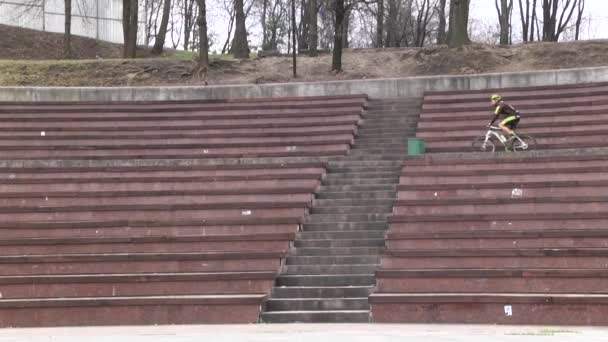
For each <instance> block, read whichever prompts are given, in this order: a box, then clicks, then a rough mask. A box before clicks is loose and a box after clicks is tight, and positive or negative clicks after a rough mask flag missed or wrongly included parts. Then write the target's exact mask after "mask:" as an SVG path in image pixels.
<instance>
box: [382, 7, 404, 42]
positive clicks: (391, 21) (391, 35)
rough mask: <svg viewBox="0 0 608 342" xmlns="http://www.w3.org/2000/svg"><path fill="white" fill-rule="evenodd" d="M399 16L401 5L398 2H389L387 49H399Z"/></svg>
mask: <svg viewBox="0 0 608 342" xmlns="http://www.w3.org/2000/svg"><path fill="white" fill-rule="evenodd" d="M398 14H399V5H398V2H397V0H389V5H388V20H387V23H386V26H387V27H386V42H385V44H386V47H397V46H399V42H398V39H397V35H398V34H399V32H400V31H401V30H400V29H399V28H398V27H397V26H398V25H397V16H398Z"/></svg>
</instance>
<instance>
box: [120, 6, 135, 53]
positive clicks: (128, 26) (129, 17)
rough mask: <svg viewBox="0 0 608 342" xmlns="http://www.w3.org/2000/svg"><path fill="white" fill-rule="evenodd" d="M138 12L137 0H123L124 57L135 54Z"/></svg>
mask: <svg viewBox="0 0 608 342" xmlns="http://www.w3.org/2000/svg"><path fill="white" fill-rule="evenodd" d="M138 12H139V10H138V3H137V0H123V2H122V25H123V38H124V48H123V57H124V58H135V55H136V50H137V19H138Z"/></svg>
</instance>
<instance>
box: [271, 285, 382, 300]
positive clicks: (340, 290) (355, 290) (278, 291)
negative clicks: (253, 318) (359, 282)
mask: <svg viewBox="0 0 608 342" xmlns="http://www.w3.org/2000/svg"><path fill="white" fill-rule="evenodd" d="M373 289H374V288H373V287H372V286H333V287H330V286H325V287H309V286H288V287H274V288H273V289H272V294H271V297H272V298H332V297H333V298H357V297H359V298H363V297H365V298H367V297H368V296H369V294H370V293H371V292H372V290H373Z"/></svg>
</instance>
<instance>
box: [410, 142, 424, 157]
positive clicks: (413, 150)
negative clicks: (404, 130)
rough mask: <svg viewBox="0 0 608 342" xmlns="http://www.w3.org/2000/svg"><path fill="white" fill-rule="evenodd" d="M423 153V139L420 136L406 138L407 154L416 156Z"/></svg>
mask: <svg viewBox="0 0 608 342" xmlns="http://www.w3.org/2000/svg"><path fill="white" fill-rule="evenodd" d="M421 154H424V140H422V139H420V138H407V155H408V156H418V155H421Z"/></svg>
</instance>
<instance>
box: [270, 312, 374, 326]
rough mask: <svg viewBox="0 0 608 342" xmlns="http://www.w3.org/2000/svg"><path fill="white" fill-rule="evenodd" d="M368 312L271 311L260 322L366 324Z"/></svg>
mask: <svg viewBox="0 0 608 342" xmlns="http://www.w3.org/2000/svg"><path fill="white" fill-rule="evenodd" d="M369 315H370V313H369V310H347V311H273V312H264V313H262V315H261V321H262V322H266V323H366V322H369V320H370V319H369Z"/></svg>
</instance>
